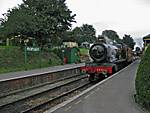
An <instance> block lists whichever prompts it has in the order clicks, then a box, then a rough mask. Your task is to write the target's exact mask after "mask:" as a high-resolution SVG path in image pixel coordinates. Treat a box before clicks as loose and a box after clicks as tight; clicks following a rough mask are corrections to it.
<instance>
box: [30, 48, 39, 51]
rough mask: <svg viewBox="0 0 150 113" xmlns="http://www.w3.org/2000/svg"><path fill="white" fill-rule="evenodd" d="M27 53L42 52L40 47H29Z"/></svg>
mask: <svg viewBox="0 0 150 113" xmlns="http://www.w3.org/2000/svg"><path fill="white" fill-rule="evenodd" d="M27 51H40V48H38V47H27Z"/></svg>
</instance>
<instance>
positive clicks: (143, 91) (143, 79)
mask: <svg viewBox="0 0 150 113" xmlns="http://www.w3.org/2000/svg"><path fill="white" fill-rule="evenodd" d="M135 86H136V97H137V101H138V103H140V104H141V105H143V106H144V107H146V108H150V45H149V47H148V48H147V50H146V51H145V54H144V56H143V58H142V59H141V62H140V65H139V67H138V70H137V76H136V81H135Z"/></svg>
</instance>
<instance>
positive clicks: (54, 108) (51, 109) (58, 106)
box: [44, 61, 137, 113]
mask: <svg viewBox="0 0 150 113" xmlns="http://www.w3.org/2000/svg"><path fill="white" fill-rule="evenodd" d="M136 62H137V61H134V62H133V63H131V64H130V65H128V66H127V67H125V68H124V69H122V70H120V71H118V72H117V73H115V74H113V75H112V76H110V77H108V78H107V79H105V80H103V81H101V82H99V83H97V84H95V85H94V86H92V87H90V88H88V89H86V90H85V91H83V92H82V93H80V94H78V95H76V96H74V97H72V98H70V99H69V100H67V101H64V102H63V103H60V104H58V105H56V106H54V107H52V108H50V109H49V110H47V111H45V112H44V113H52V112H54V111H56V110H57V109H59V108H61V107H63V106H65V105H67V104H69V103H71V102H72V101H74V100H75V99H77V98H79V97H81V96H82V95H84V94H86V93H88V92H89V91H91V90H93V89H94V88H96V87H97V86H99V85H101V84H103V83H104V82H106V81H108V80H109V79H111V78H113V77H115V76H117V75H119V73H121V72H123V71H124V70H126V69H127V68H128V67H130V66H131V65H133V64H134V63H136Z"/></svg>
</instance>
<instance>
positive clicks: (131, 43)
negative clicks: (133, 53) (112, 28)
mask: <svg viewBox="0 0 150 113" xmlns="http://www.w3.org/2000/svg"><path fill="white" fill-rule="evenodd" d="M122 41H123V42H124V43H125V44H126V45H128V46H129V47H130V48H132V49H134V46H135V42H134V40H133V38H132V37H131V36H130V35H126V34H125V35H124V37H123V39H122Z"/></svg>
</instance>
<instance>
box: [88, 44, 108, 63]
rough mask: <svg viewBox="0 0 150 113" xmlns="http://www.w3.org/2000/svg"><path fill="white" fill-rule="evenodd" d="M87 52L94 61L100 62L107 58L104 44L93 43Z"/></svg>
mask: <svg viewBox="0 0 150 113" xmlns="http://www.w3.org/2000/svg"><path fill="white" fill-rule="evenodd" d="M89 54H90V57H91V58H92V59H93V60H94V62H102V61H104V60H106V58H107V47H106V45H105V44H94V45H92V46H91V48H90V50H89Z"/></svg>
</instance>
